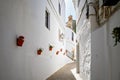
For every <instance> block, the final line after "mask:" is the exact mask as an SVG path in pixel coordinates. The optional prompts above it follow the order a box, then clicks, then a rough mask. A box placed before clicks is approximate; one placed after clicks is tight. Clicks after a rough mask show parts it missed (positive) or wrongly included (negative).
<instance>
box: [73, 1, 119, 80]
mask: <svg viewBox="0 0 120 80" xmlns="http://www.w3.org/2000/svg"><path fill="white" fill-rule="evenodd" d="M73 3H74V7H75V10H76V14H77V21H76V22H77V28H76V29H77V40H78V46H77V47H78V48H79V49H78V48H77V49H78V50H77V52H79V54H77V55H79V57H78V58H79V59H77V61H78V63H77V67H78V68H77V70H78V72H80V76H81V77H82V78H83V80H120V69H119V67H120V63H119V61H120V58H119V56H120V54H119V53H120V52H119V49H120V44H119V43H118V44H117V46H115V47H113V45H114V43H115V41H114V39H113V38H112V36H113V35H112V31H113V29H114V28H115V27H116V26H120V7H119V6H120V2H119V0H73Z"/></svg>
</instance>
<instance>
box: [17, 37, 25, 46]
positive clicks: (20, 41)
mask: <svg viewBox="0 0 120 80" xmlns="http://www.w3.org/2000/svg"><path fill="white" fill-rule="evenodd" d="M23 43H24V40H23V39H21V38H18V39H17V46H20V47H22V45H23Z"/></svg>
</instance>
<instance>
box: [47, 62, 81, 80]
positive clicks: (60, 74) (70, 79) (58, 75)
mask: <svg viewBox="0 0 120 80" xmlns="http://www.w3.org/2000/svg"><path fill="white" fill-rule="evenodd" d="M75 67H76V63H75V62H73V63H69V64H67V65H65V66H63V67H62V68H61V69H60V70H58V71H57V72H55V73H54V74H53V75H51V76H50V77H49V78H47V79H46V80H82V79H81V78H80V77H79V74H77V73H76V68H75Z"/></svg>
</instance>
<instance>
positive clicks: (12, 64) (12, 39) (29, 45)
mask: <svg viewBox="0 0 120 80" xmlns="http://www.w3.org/2000/svg"><path fill="white" fill-rule="evenodd" d="M63 34H65V2H64V0H0V80H45V79H46V78H47V77H49V76H50V75H51V74H53V73H54V72H55V71H57V70H58V69H60V68H61V67H62V66H64V65H65V64H67V63H69V62H71V60H70V59H69V58H68V57H66V56H64V55H63V54H64V52H65V40H64V38H63V37H61V36H63ZM21 35H22V36H23V37H24V44H23V46H22V47H19V46H17V45H16V39H17V37H19V36H21ZM49 44H51V45H53V46H54V47H53V50H52V51H49ZM39 48H42V49H43V52H42V54H41V55H37V50H38V49H39ZM61 49H62V51H60V50H61ZM57 51H59V54H58V55H56V52H57Z"/></svg>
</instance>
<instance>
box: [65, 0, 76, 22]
mask: <svg viewBox="0 0 120 80" xmlns="http://www.w3.org/2000/svg"><path fill="white" fill-rule="evenodd" d="M65 4H66V19H65V21H66V22H67V21H68V16H69V15H72V16H73V20H76V13H75V10H74V6H73V3H72V0H65Z"/></svg>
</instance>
